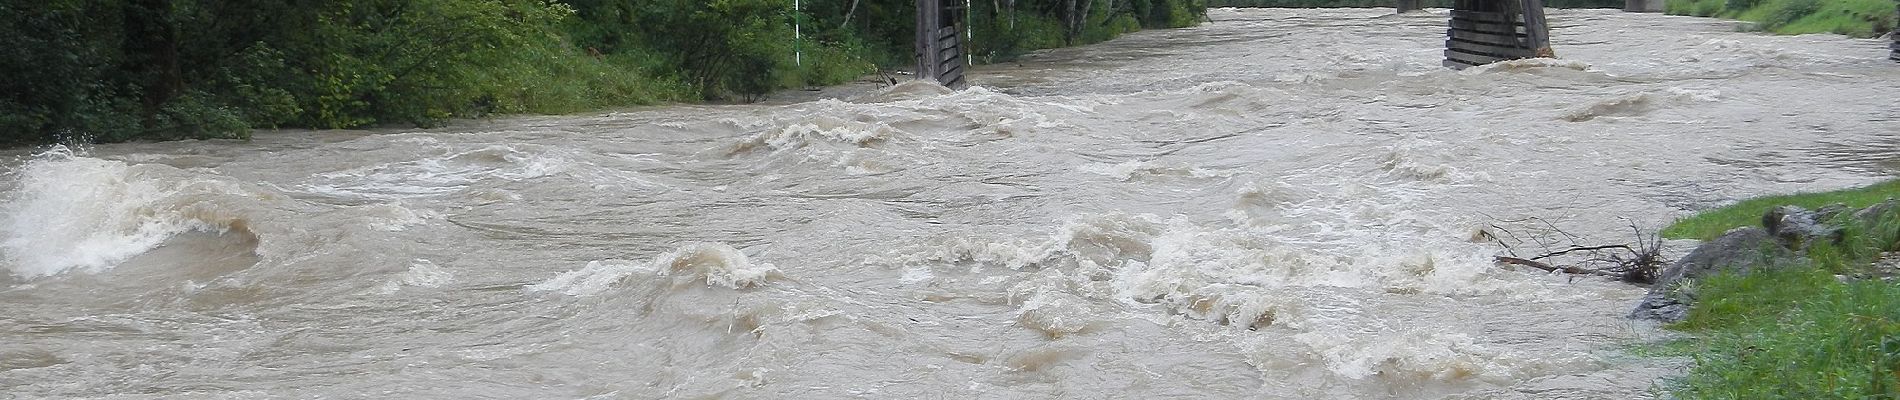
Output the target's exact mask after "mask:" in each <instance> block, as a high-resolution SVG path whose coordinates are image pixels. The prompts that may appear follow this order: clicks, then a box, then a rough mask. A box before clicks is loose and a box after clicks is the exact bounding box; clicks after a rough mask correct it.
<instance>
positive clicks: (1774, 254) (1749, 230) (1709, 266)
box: [1630, 227, 1795, 322]
mask: <svg viewBox="0 0 1900 400" xmlns="http://www.w3.org/2000/svg"><path fill="white" fill-rule="evenodd" d="M1794 257H1795V254H1794V252H1793V251H1791V250H1788V248H1786V247H1782V246H1781V245H1780V242H1779V241H1778V240H1776V238H1775V236H1773V235H1770V234H1769V233H1768V230H1766V229H1762V228H1755V227H1746V228H1736V229H1733V230H1730V231H1728V233H1724V234H1722V236H1720V237H1717V238H1715V240H1710V241H1709V242H1708V243H1703V244H1702V245H1701V246H1697V247H1696V248H1695V250H1692V251H1690V252H1689V255H1688V256H1685V257H1683V258H1682V259H1681V260H1676V262H1675V263H1673V264H1669V267H1668V268H1664V269H1663V271H1662V274H1661V275H1660V276H1659V277H1658V278H1657V280H1656V284H1655V285H1654V286H1650V288H1649V294H1647V295H1644V296H1643V302H1642V303H1640V304H1637V305H1636V309H1635V310H1632V311H1630V318H1637V319H1655V320H1661V321H1664V322H1676V321H1681V320H1682V319H1683V318H1684V317H1687V316H1688V313H1689V305H1690V304H1693V303H1695V284H1694V282H1695V280H1696V279H1700V278H1703V277H1707V276H1712V275H1716V274H1718V273H1721V272H1722V271H1731V270H1733V271H1737V272H1739V273H1747V272H1748V271H1751V270H1754V269H1757V268H1761V267H1764V266H1771V265H1775V264H1778V263H1780V262H1783V261H1785V260H1788V259H1792V258H1794Z"/></svg>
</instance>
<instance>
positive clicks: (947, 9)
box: [916, 0, 970, 89]
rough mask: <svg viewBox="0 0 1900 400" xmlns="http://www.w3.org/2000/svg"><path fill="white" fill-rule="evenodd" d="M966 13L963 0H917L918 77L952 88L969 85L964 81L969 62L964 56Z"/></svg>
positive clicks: (961, 87)
mask: <svg viewBox="0 0 1900 400" xmlns="http://www.w3.org/2000/svg"><path fill="white" fill-rule="evenodd" d="M964 15H965V14H964V10H963V2H962V1H959V0H917V41H916V44H917V54H916V56H917V79H929V80H933V81H936V82H937V84H940V85H943V86H945V87H949V88H951V89H963V88H965V87H969V85H970V84H969V83H968V82H965V81H964V80H963V68H964V67H965V64H968V60H967V59H966V58H965V57H964V55H963V54H964V50H963V49H964V47H963V24H964V21H963V17H964Z"/></svg>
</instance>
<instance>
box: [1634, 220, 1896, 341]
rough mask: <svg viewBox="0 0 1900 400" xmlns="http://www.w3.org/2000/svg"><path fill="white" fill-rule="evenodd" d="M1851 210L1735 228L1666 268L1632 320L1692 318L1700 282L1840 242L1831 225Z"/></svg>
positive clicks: (1787, 260) (1784, 260)
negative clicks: (1821, 244) (1814, 246)
mask: <svg viewBox="0 0 1900 400" xmlns="http://www.w3.org/2000/svg"><path fill="white" fill-rule="evenodd" d="M1897 209H1900V200H1894V199H1888V200H1887V201H1885V202H1882V203H1880V204H1875V205H1873V206H1871V207H1867V208H1864V209H1860V210H1856V211H1854V212H1853V213H1852V214H1851V216H1852V217H1853V219H1852V220H1851V221H1854V222H1857V223H1863V224H1872V223H1875V222H1877V221H1878V220H1879V219H1880V218H1881V217H1882V216H1887V215H1890V214H1892V212H1893V211H1894V210H1897ZM1847 210H1848V208H1847V206H1845V205H1841V204H1833V205H1829V206H1826V207H1821V208H1820V209H1819V210H1815V211H1808V210H1807V209H1803V208H1801V207H1797V206H1781V207H1775V208H1774V209H1772V210H1769V211H1768V213H1766V214H1763V215H1762V217H1761V223H1762V227H1761V228H1755V227H1744V228H1735V229H1733V230H1730V231H1728V232H1727V233H1723V234H1722V236H1721V237H1717V238H1715V240H1710V241H1708V242H1707V243H1703V244H1702V245H1701V246H1697V247H1696V248H1695V250H1692V251H1690V252H1689V255H1688V256H1684V257H1683V258H1682V259H1681V260H1676V262H1675V263H1673V264H1670V265H1669V267H1668V268H1664V269H1663V271H1662V273H1661V274H1660V276H1659V277H1658V278H1657V279H1656V284H1655V285H1653V286H1650V288H1649V293H1648V294H1646V295H1643V301H1642V303H1640V304H1637V305H1636V309H1635V310H1631V311H1630V318H1638V319H1655V320H1661V321H1664V322H1677V321H1681V320H1682V319H1683V318H1685V317H1687V316H1688V313H1689V307H1690V305H1692V304H1694V303H1695V300H1696V299H1695V281H1696V280H1697V279H1701V278H1703V277H1708V276H1713V275H1716V274H1720V273H1723V272H1733V273H1737V274H1747V273H1749V272H1751V271H1754V270H1756V269H1759V268H1764V267H1773V266H1777V265H1790V264H1794V263H1792V262H1791V261H1795V260H1797V259H1799V258H1800V257H1801V256H1802V254H1803V253H1804V252H1805V251H1806V250H1807V248H1808V244H1810V243H1813V242H1814V240H1816V239H1825V240H1828V241H1832V242H1836V243H1839V242H1840V241H1841V240H1842V238H1843V237H1842V234H1843V233H1842V228H1841V227H1840V226H1838V225H1833V224H1830V223H1829V222H1830V221H1833V220H1835V219H1836V217H1838V216H1840V215H1842V214H1843V213H1846V212H1847Z"/></svg>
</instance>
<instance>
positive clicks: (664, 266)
mask: <svg viewBox="0 0 1900 400" xmlns="http://www.w3.org/2000/svg"><path fill="white" fill-rule="evenodd" d="M636 276H646V277H649V278H656V279H658V278H667V277H674V278H685V279H689V280H703V281H704V282H705V285H706V286H719V287H724V288H728V289H743V288H749V287H755V286H759V285H763V284H765V282H766V281H768V280H770V279H772V278H774V277H780V276H783V274H782V273H781V272H779V270H778V267H774V266H772V264H767V263H754V262H752V261H751V260H749V259H747V257H746V255H745V253H744V252H741V251H739V249H735V248H733V247H732V246H729V245H726V244H722V243H689V244H686V245H682V246H680V247H677V248H674V249H673V250H672V251H669V252H666V253H662V254H659V255H657V256H654V257H653V260H651V261H648V262H646V263H638V262H632V261H626V260H597V261H590V262H588V263H587V266H585V267H582V268H581V269H577V270H573V271H568V272H563V273H561V274H560V275H556V276H554V277H553V278H549V279H548V280H546V281H543V282H541V283H537V284H533V285H528V286H527V288H526V289H527V290H528V291H537V292H538V291H549V292H561V293H565V294H567V295H570V296H591V295H596V294H600V293H602V292H606V291H608V290H611V289H613V288H614V287H615V286H616V285H618V284H620V282H622V281H624V280H627V279H631V278H634V277H636Z"/></svg>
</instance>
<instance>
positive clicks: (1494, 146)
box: [0, 9, 1900, 399]
mask: <svg viewBox="0 0 1900 400" xmlns="http://www.w3.org/2000/svg"><path fill="white" fill-rule="evenodd" d="M1211 14H1212V18H1213V19H1214V20H1215V21H1216V22H1214V23H1212V24H1207V25H1204V26H1201V27H1197V28H1191V29H1181V30H1169V31H1152V32H1142V33H1138V34H1134V35H1131V36H1129V37H1127V38H1124V39H1121V40H1117V41H1114V42H1111V43H1105V44H1102V45H1096V46H1088V47H1081V48H1071V49H1063V50H1057V51H1052V52H1047V53H1042V54H1037V55H1034V56H1031V57H1028V58H1026V59H1025V60H1023V61H1021V62H1020V63H1010V64H1005V65H996V66H992V67H988V68H980V69H977V70H976V73H977V75H976V76H975V77H974V81H975V82H976V83H977V84H978V87H974V88H971V89H969V90H964V91H958V92H950V91H947V90H945V89H942V88H940V87H935V86H930V85H925V84H904V85H899V86H897V87H894V88H881V89H877V90H873V91H867V92H865V93H862V94H859V95H855V96H851V97H847V98H843V99H825V100H815V101H808V102H785V103H788V104H778V105H749V106H667V107H656V108H649V109H640V110H631V111H627V112H617V113H611V114H604V115H595V116H580V117H545V118H520V119H507V120H498V121H488V122H477V123H466V124H463V125H462V126H457V127H454V128H450V129H437V130H422V131H393V132H375V133H365V132H315V133H310V132H305V133H288V132H287V133H269V132H266V133H262V134H261V136H262V137H261V138H260V139H258V140H256V141H253V142H248V143H236V142H177V143H157V144H127V145H111V146H100V147H96V148H89V149H81V150H68V149H61V148H55V149H51V150H47V149H40V150H36V151H35V152H33V153H30V154H29V153H20V154H22V155H21V156H20V157H19V158H18V159H17V160H16V161H13V162H11V163H9V164H7V165H8V168H7V170H6V173H5V175H4V176H5V178H4V179H0V182H3V183H0V186H4V193H5V194H4V203H3V205H0V256H3V257H0V266H4V271H5V274H4V275H0V307H3V308H4V309H3V310H0V397H18V398H93V397H110V398H168V397H169V398H318V397H322V398H570V399H571V398H629V399H637V398H661V397H667V398H706V397H736V398H841V397H864V398H1022V397H1069V398H1101V397H1125V398H1154V397H1187V398H1200V397H1224V398H1273V399H1305V398H1447V397H1448V398H1494V399H1495V398H1505V399H1509V398H1522V399H1550V398H1631V397H1642V396H1648V395H1650V393H1652V391H1653V390H1654V389H1653V388H1654V387H1655V386H1654V385H1656V381H1655V380H1654V379H1652V377H1653V376H1655V375H1656V374H1661V373H1668V372H1669V371H1671V370H1672V369H1674V368H1677V365H1678V364H1676V363H1674V362H1665V361H1658V360H1654V359H1647V358H1642V357H1637V356H1633V355H1630V354H1628V353H1627V352H1626V349H1628V348H1629V347H1630V346H1631V344H1632V343H1638V342H1641V341H1643V340H1648V339H1649V338H1653V337H1655V335H1657V333H1656V332H1655V331H1654V330H1653V328H1650V327H1645V326H1643V325H1641V324H1636V323H1632V322H1630V321H1627V320H1625V319H1623V318H1622V316H1623V314H1624V313H1625V312H1626V311H1627V310H1628V309H1629V307H1630V306H1631V305H1632V304H1633V301H1634V300H1635V299H1636V298H1637V297H1638V296H1639V295H1640V292H1641V290H1642V289H1641V288H1639V287H1634V286H1630V285H1625V284H1622V283H1617V282H1612V281H1608V280H1605V279H1598V278H1573V277H1568V276H1562V275H1549V274H1544V273H1542V272H1541V271H1536V270H1525V269H1510V268H1503V267H1499V266H1496V265H1494V264H1493V263H1492V261H1491V258H1492V256H1494V255H1498V254H1506V253H1507V252H1509V251H1513V250H1514V251H1517V252H1519V253H1520V254H1521V253H1529V252H1536V251H1539V250H1541V249H1543V248H1544V247H1545V245H1540V244H1538V241H1539V240H1542V241H1544V242H1546V243H1547V244H1548V245H1549V246H1564V245H1567V244H1569V243H1571V242H1577V243H1602V242H1622V241H1628V240H1629V239H1630V238H1631V234H1630V233H1629V225H1632V224H1634V225H1637V226H1643V227H1652V228H1653V227H1655V226H1658V225H1660V224H1663V223H1666V222H1668V221H1670V220H1671V219H1672V218H1676V217H1679V216H1682V215H1685V214H1687V213H1688V212H1691V211H1693V210H1697V209H1702V208H1708V207H1713V206H1717V205H1721V204H1723V203H1724V202H1725V201H1729V200H1731V199H1735V198H1738V197H1743V196H1752V195H1761V194H1768V193H1781V192H1790V191H1797V190H1818V189H1832V188H1839V187H1845V186H1850V185H1856V184H1864V183H1869V182H1873V181H1876V180H1879V179H1882V177H1883V176H1887V175H1889V174H1891V173H1892V171H1894V169H1895V166H1896V164H1895V163H1894V160H1895V159H1896V157H1897V156H1900V147H1897V146H1895V143H1896V142H1897V140H1900V107H1896V103H1895V98H1894V97H1893V96H1894V94H1895V93H1900V65H1894V64H1893V63H1891V62H1889V61H1887V60H1886V59H1885V57H1886V54H1887V53H1886V49H1885V47H1883V43H1882V42H1878V41H1874V40H1855V39H1846V38H1842V37H1839V36H1830V35H1815V36H1797V37H1770V36H1762V35H1757V34H1750V33H1738V32H1735V29H1734V27H1733V26H1732V24H1731V23H1728V22H1721V21H1716V20H1709V19H1698V18H1686V17H1667V16H1661V15H1654V14H1632V13H1623V12H1620V11H1611V10H1592V11H1553V12H1552V13H1551V14H1550V21H1551V23H1552V25H1554V30H1553V32H1552V36H1553V38H1554V44H1555V45H1556V49H1557V52H1558V54H1559V55H1560V56H1562V57H1563V59H1562V60H1541V61H1537V60H1533V61H1520V62H1511V63H1506V64H1500V65H1493V66H1488V67H1483V68H1474V69H1471V70H1467V71H1462V72H1455V71H1449V70H1445V69H1442V68H1441V67H1440V66H1439V60H1440V59H1441V56H1440V54H1439V53H1440V51H1441V49H1442V43H1441V42H1442V40H1443V37H1444V29H1445V28H1444V24H1445V20H1446V18H1445V12H1444V11H1443V10H1438V11H1435V12H1427V13H1417V14H1408V15H1402V16H1394V15H1389V14H1390V12H1389V11H1388V10H1383V9H1365V10H1240V11H1236V10H1215V11H1213V12H1212V13H1211ZM1531 217H1538V218H1541V219H1537V220H1530V219H1527V218H1531ZM1552 228H1556V229H1562V230H1563V232H1556V231H1554V230H1553V229H1552ZM1570 235H1574V238H1573V237H1571V236H1570ZM1500 243H1502V244H1505V245H1510V246H1512V247H1514V248H1515V249H1507V248H1505V247H1503V246H1501V245H1500Z"/></svg>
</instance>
